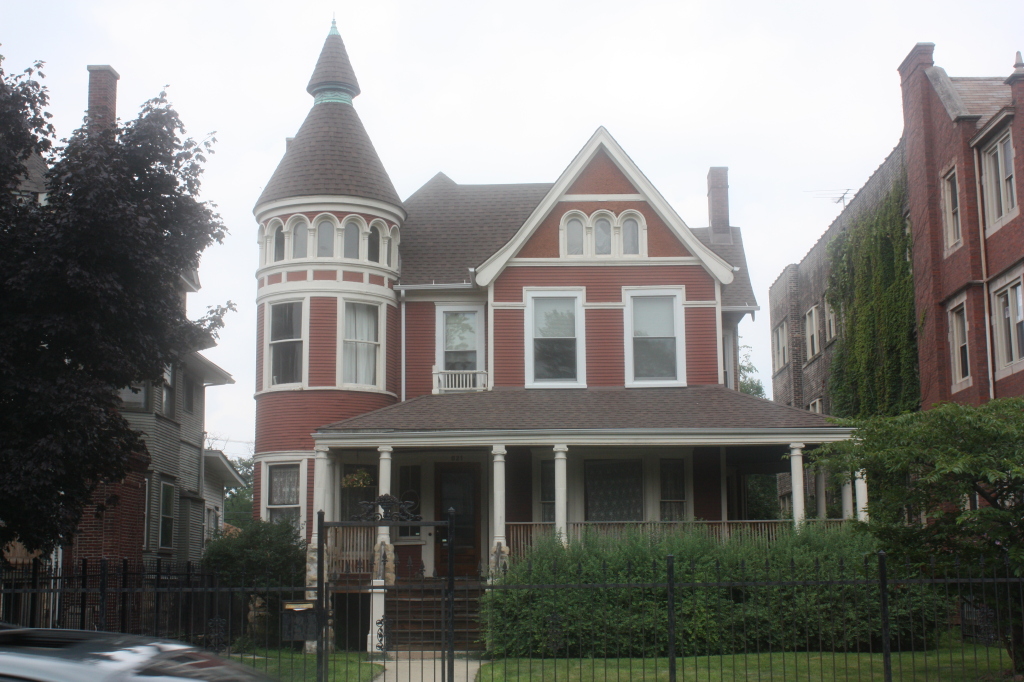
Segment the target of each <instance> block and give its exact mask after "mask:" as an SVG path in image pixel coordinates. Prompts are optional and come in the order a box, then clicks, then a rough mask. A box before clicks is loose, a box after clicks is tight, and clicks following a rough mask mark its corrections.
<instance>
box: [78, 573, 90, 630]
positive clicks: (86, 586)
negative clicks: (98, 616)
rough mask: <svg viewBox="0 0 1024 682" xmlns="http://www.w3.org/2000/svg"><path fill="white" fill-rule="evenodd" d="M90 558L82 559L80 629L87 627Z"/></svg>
mask: <svg viewBox="0 0 1024 682" xmlns="http://www.w3.org/2000/svg"><path fill="white" fill-rule="evenodd" d="M88 590H89V560H88V559H82V598H81V600H80V604H81V607H82V609H81V613H79V614H78V629H79V630H84V629H85V608H86V606H88V602H89V592H88Z"/></svg>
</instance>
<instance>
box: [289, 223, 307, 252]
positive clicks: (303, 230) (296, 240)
mask: <svg viewBox="0 0 1024 682" xmlns="http://www.w3.org/2000/svg"><path fill="white" fill-rule="evenodd" d="M308 242H309V228H308V227H306V223H304V222H300V223H296V224H295V227H293V228H292V258H305V257H306V249H307V248H308V247H309V243H308Z"/></svg>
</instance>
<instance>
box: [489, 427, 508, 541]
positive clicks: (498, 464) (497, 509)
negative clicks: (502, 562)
mask: <svg viewBox="0 0 1024 682" xmlns="http://www.w3.org/2000/svg"><path fill="white" fill-rule="evenodd" d="M491 457H492V459H493V466H494V495H493V496H494V539H493V541H492V542H491V545H492V546H494V547H497V546H498V543H499V542H500V543H501V546H502V547H508V540H507V539H506V538H505V446H504V445H495V446H493V447H492V448H491Z"/></svg>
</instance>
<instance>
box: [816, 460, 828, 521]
mask: <svg viewBox="0 0 1024 682" xmlns="http://www.w3.org/2000/svg"><path fill="white" fill-rule="evenodd" d="M814 502H815V504H816V506H817V507H818V509H817V511H818V518H819V519H824V518H827V517H828V507H827V506H826V505H825V470H824V469H822V468H821V467H818V469H817V470H815V472H814Z"/></svg>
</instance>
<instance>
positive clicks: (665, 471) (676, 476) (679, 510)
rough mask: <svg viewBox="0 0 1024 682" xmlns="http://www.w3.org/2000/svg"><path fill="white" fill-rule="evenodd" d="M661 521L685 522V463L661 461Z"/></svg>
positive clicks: (681, 461)
mask: <svg viewBox="0 0 1024 682" xmlns="http://www.w3.org/2000/svg"><path fill="white" fill-rule="evenodd" d="M660 473H661V480H660V482H661V520H662V521H685V520H686V485H685V483H686V461H685V460H682V459H663V460H661V472H660Z"/></svg>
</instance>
